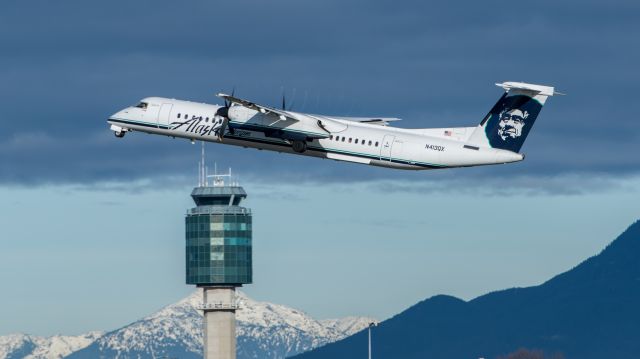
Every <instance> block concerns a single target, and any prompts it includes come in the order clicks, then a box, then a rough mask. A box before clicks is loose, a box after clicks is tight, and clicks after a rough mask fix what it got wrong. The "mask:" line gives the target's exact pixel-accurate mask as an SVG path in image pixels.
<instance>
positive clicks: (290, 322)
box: [0, 290, 371, 359]
mask: <svg viewBox="0 0 640 359" xmlns="http://www.w3.org/2000/svg"><path fill="white" fill-rule="evenodd" d="M237 293H238V295H237V297H238V304H239V306H240V308H241V309H240V310H238V312H237V314H236V319H237V328H236V329H237V336H238V358H239V359H242V358H256V357H260V358H272V359H280V358H284V357H286V356H289V355H293V354H296V353H300V352H302V351H306V350H310V349H312V348H315V347H317V346H320V345H324V344H327V343H329V342H331V341H335V340H339V339H341V338H343V337H345V336H348V335H351V334H353V333H355V332H357V331H359V330H362V329H363V328H364V327H366V325H367V324H368V323H369V322H370V321H371V319H370V318H363V317H346V318H341V319H328V320H316V319H313V318H311V317H310V316H308V315H307V314H306V313H304V312H303V311H300V310H297V309H294V308H289V307H286V306H284V305H279V304H273V303H268V302H260V301H256V300H253V299H251V298H249V297H247V296H246V295H245V294H244V293H243V292H241V291H238V292H237ZM201 301H202V292H201V290H196V291H195V292H193V293H192V294H191V295H189V296H187V297H185V298H183V299H181V300H179V301H178V302H176V303H173V304H170V305H167V306H165V307H163V308H161V309H159V310H158V311H156V312H153V313H151V314H150V315H148V316H145V317H143V318H141V319H139V320H137V321H134V322H132V323H129V324H127V325H125V326H123V327H121V328H118V329H115V330H112V331H109V332H106V333H105V332H91V333H87V334H83V335H79V336H60V335H57V336H51V337H38V336H30V335H26V334H10V335H6V336H2V337H0V359H14V358H26V359H61V358H70V359H78V358H80V359H84V358H100V357H104V358H156V357H162V356H167V357H180V358H201V357H202V314H201V313H200V311H198V310H196V309H195V308H196V306H197V305H198V304H199V303H200V302H201ZM65 343H66V345H65Z"/></svg>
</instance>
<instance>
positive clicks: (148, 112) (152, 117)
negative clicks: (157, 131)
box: [142, 103, 160, 125]
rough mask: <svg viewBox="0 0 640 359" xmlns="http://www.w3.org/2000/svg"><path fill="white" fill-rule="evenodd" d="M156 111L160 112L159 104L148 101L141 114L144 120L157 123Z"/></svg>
mask: <svg viewBox="0 0 640 359" xmlns="http://www.w3.org/2000/svg"><path fill="white" fill-rule="evenodd" d="M158 112H160V105H158V104H157V103H149V104H148V105H147V108H146V109H145V110H144V114H143V115H142V119H143V121H144V122H148V123H155V124H156V125H157V123H158Z"/></svg>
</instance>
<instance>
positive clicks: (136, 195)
mask: <svg viewBox="0 0 640 359" xmlns="http://www.w3.org/2000/svg"><path fill="white" fill-rule="evenodd" d="M639 8H640V5H639V4H637V2H632V1H607V2H604V1H581V2H577V1H567V2H554V1H539V2H536V3H535V4H534V3H513V2H506V1H486V2H481V3H480V2H459V1H448V2H444V1H442V2H421V1H405V2H400V3H399V2H391V1H373V2H372V1H346V2H345V1H340V2H338V1H333V0H329V1H324V2H316V3H310V2H300V1H293V0H291V1H280V0H277V1H271V2H256V1H235V2H232V3H225V4H217V3H212V2H205V1H193V2H188V3H186V4H180V5H179V6H178V5H176V3H175V2H169V1H164V0H161V1H136V2H125V1H120V0H117V1H111V2H105V3H88V2H83V1H79V0H69V1H61V2H55V3H52V2H48V1H44V0H41V1H33V0H26V1H4V2H2V3H1V4H0V48H2V49H3V50H2V52H0V96H1V97H2V99H3V101H2V102H1V104H2V111H1V112H0V123H1V124H2V131H0V164H1V166H0V194H1V197H0V198H2V201H1V202H0V214H2V215H1V216H0V218H1V220H2V222H0V226H1V228H2V229H1V231H2V232H1V235H0V263H2V264H0V266H2V267H0V270H1V272H2V277H1V278H2V280H1V283H2V284H3V290H2V292H3V293H4V294H3V298H4V299H3V305H2V309H0V311H4V313H2V312H0V317H2V318H3V320H2V321H1V322H0V334H3V333H8V332H12V331H25V332H31V333H42V334H50V333H53V332H66V333H73V332H80V331H84V330H89V329H109V328H113V327H116V326H118V325H122V324H124V323H126V321H127V320H132V319H134V318H135V317H137V316H141V315H144V314H145V313H147V312H149V311H151V310H153V309H155V308H158V307H160V306H161V305H163V304H166V303H169V302H171V301H172V300H174V299H177V298H179V297H180V296H181V295H183V294H185V293H187V292H188V291H189V287H187V286H185V285H182V281H183V278H182V271H183V268H182V262H181V260H182V256H183V238H182V236H183V233H182V230H183V229H182V227H181V226H182V215H183V213H184V210H185V208H187V207H189V206H190V205H191V204H190V200H189V198H188V193H189V191H190V188H189V187H190V186H191V185H192V183H193V181H194V177H195V174H196V173H197V172H196V169H195V168H196V167H195V164H196V162H197V160H198V152H199V146H192V145H190V144H189V143H188V141H183V140H171V139H168V138H160V137H152V136H145V135H142V134H130V135H128V136H127V137H126V138H125V139H123V140H118V139H116V138H114V136H113V135H112V134H111V133H110V132H109V131H108V128H107V126H106V123H105V120H106V118H107V117H108V116H109V115H110V114H111V113H113V112H115V111H117V110H118V109H120V108H122V107H125V106H127V105H129V104H131V103H134V102H136V101H137V100H138V99H140V98H142V97H146V96H152V95H157V96H167V97H175V98H181V99H190V100H196V101H203V102H216V101H217V99H216V98H215V97H214V96H213V94H214V93H216V92H218V91H220V90H227V91H228V90H229V89H231V88H234V87H235V88H236V93H237V94H239V95H241V96H243V97H248V98H251V99H254V100H256V101H261V102H264V103H267V104H276V103H277V102H278V101H279V97H280V95H281V93H282V91H283V89H284V90H285V91H286V92H287V94H288V96H289V98H290V99H291V102H293V103H294V108H295V109H297V110H301V111H310V112H321V113H328V114H344V115H354V116H357V115H375V116H393V117H400V118H403V121H402V122H401V123H400V126H403V127H416V128H420V127H440V126H453V125H460V126H472V125H475V124H477V123H478V122H479V121H480V120H481V118H482V116H483V115H484V114H485V113H486V112H487V111H488V110H489V108H490V107H491V106H492V105H493V103H494V102H495V101H496V99H497V98H498V97H499V96H500V94H501V93H500V89H498V88H496V87H495V86H493V83H494V82H498V81H505V80H517V81H529V82H535V83H542V84H548V85H554V86H556V88H557V89H558V90H560V91H562V92H565V93H567V94H568V95H567V96H562V97H553V98H551V99H550V100H549V101H548V103H547V105H546V106H545V108H544V109H543V111H542V113H541V115H540V118H539V119H538V121H536V126H535V128H534V129H533V131H532V132H531V134H530V136H529V138H528V140H527V142H526V144H525V145H524V147H523V152H524V153H526V155H527V159H526V160H525V161H524V162H522V163H517V164H512V165H508V166H492V167H485V168H469V169H458V170H446V171H432V172H402V171H392V170H388V169H380V168H369V167H366V166H356V165H351V164H344V163H337V162H330V161H320V160H317V159H307V158H301V157H294V156H288V155H279V154H274V153H267V152H265V151H261V152H259V151H255V150H244V149H240V148H235V147H226V146H219V145H210V146H208V148H207V152H208V156H209V158H211V159H212V160H214V159H215V160H216V161H217V162H218V163H220V164H221V166H233V167H234V169H235V170H236V171H238V172H240V173H241V175H242V177H241V180H242V181H243V183H244V184H245V185H246V189H247V191H248V192H249V194H250V196H251V202H250V204H251V206H252V207H254V208H255V209H256V211H257V212H256V220H257V221H258V222H257V223H260V224H261V225H262V226H261V227H260V228H261V231H262V232H256V234H255V236H256V264H258V265H259V266H258V267H257V268H260V273H256V276H255V278H256V284H254V285H252V286H251V287H248V288H247V291H248V292H249V293H250V294H252V295H254V296H256V297H257V298H258V299H265V300H273V301H277V302H280V303H284V304H289V305H294V306H297V307H299V308H300V309H303V310H307V311H309V312H310V313H312V314H314V315H317V316H320V317H330V316H338V315H347V314H366V315H375V316H378V317H380V318H384V317H386V316H389V315H391V314H393V313H396V312H398V311H399V310H401V309H402V308H404V307H406V306H408V305H410V304H412V303H414V302H416V301H418V300H420V299H422V298H424V297H426V296H429V295H433V294H436V293H443V292H444V293H449V294H455V295H460V296H462V297H464V298H470V297H472V296H473V295H478V294H481V293H482V292H483V291H487V290H493V289H499V288H502V287H505V286H512V285H525V284H533V283H537V282H539V281H541V280H543V279H545V278H547V277H548V276H550V275H552V274H554V273H556V272H558V271H560V270H564V269H567V268H569V267H570V266H572V265H574V264H576V263H577V261H579V260H580V259H582V258H584V257H585V256H588V255H591V254H595V252H597V251H598V250H599V248H601V247H602V246H603V245H604V244H605V243H606V242H607V241H609V240H610V239H612V238H613V237H614V236H615V235H616V234H618V233H619V232H621V231H622V230H623V229H624V227H625V226H626V225H627V224H630V223H631V221H632V220H634V219H636V218H637V217H639V213H638V210H637V206H634V205H633V202H634V199H636V198H637V190H638V188H639V186H640V185H639V183H640V179H639V178H640V177H639V176H638V168H639V166H638V165H639V163H638V162H639V159H640V157H639V156H637V153H638V150H639V148H638V140H639V136H640V130H639V129H638V125H637V121H636V117H637V115H635V111H634V110H635V106H634V104H635V102H636V97H637V83H638V82H639V80H640V78H639V76H640V75H639V73H638V71H637V69H636V67H637V63H640V49H639V48H638V46H636V45H635V43H636V42H637V38H638V35H640V34H639V30H640V24H639V23H638V21H637V18H638V15H640V11H639V10H640V9H639ZM294 93H295V95H294ZM305 99H306V100H305ZM301 208H302V209H308V210H309V212H310V214H308V215H303V214H304V213H306V212H304V211H299V209H301ZM513 208H516V209H517V210H513ZM276 209H277V210H276ZM374 209H375V210H374ZM456 209H460V210H456ZM159 217H161V218H162V220H158V218H159ZM133 218H135V220H132V219H133ZM282 220H286V221H287V222H288V223H289V224H290V225H291V226H292V229H291V230H286V231H285V230H282V226H281V225H280V223H279V221H282ZM77 223H81V224H79V225H78V224H77ZM523 226H524V228H525V230H523ZM96 227H97V228H96ZM328 228H330V229H331V231H328V230H327V229H328ZM496 228H500V230H497V229H496ZM383 236H384V237H383ZM336 247H337V248H336ZM316 253H322V254H323V256H322V258H318V257H316V256H313V254H316ZM363 253H366V254H367V256H364V255H363ZM434 253H435V254H434ZM532 253H534V254H536V255H537V256H536V257H532ZM405 255H406V256H409V257H408V258H405V257H404V256H405ZM271 257H273V258H274V260H271ZM540 258H543V264H541V263H540V260H541V259H540ZM321 259H322V260H324V261H322V262H321ZM260 265H261V266H260ZM505 266H508V270H507V269H505ZM292 267H293V268H296V269H297V270H296V271H294V272H292V271H291V268H292ZM78 268H82V270H78ZM478 268H482V269H481V270H479V269H478ZM514 268H516V269H514ZM344 272H348V273H353V280H350V279H351V278H349V277H348V276H346V277H344V276H342V275H340V274H343V273H344ZM402 273H409V274H410V275H408V276H406V277H404V276H402ZM372 274H373V277H371V278H378V277H379V278H383V279H384V280H385V281H386V283H393V286H394V288H395V289H396V290H398V292H397V293H385V294H384V295H380V293H379V287H378V286H379V283H378V281H376V280H374V279H370V275H372ZM294 275H298V276H299V277H291V276H294ZM368 278H369V279H368ZM145 280H148V282H147V281H145ZM288 280H290V281H291V282H292V283H289V282H288ZM36 284H37V285H36ZM285 284H286V285H285ZM35 288H47V294H46V295H45V296H47V295H48V296H49V297H48V298H47V299H48V300H52V301H54V302H55V303H57V305H58V306H57V307H56V308H58V309H57V310H56V311H55V313H51V311H47V310H46V308H40V307H38V305H37V303H34V302H31V300H39V299H40V298H34V299H27V298H28V297H30V296H33V295H34V291H37V289H35ZM270 288H271V289H270ZM273 288H278V290H277V291H276V290H275V289H273ZM332 292H339V293H343V294H342V295H340V298H337V297H336V296H335V295H330V293H332ZM7 293H8V294H7ZM319 298H320V299H319ZM5 301H6V302H5ZM89 303H91V304H92V305H93V304H96V305H97V304H99V305H100V306H101V308H104V310H102V311H101V312H99V313H94V314H93V315H92V316H88V315H87V313H85V312H81V311H80V310H89V307H90V305H89ZM27 304H32V305H27ZM34 308H35V309H34ZM39 310H41V312H38V311H39ZM34 311H35V312H34ZM35 313H40V314H42V313H49V314H47V315H50V316H51V320H50V321H46V322H43V321H42V320H37V319H38V316H37V315H36V314H35ZM88 317H89V318H90V319H87V318H88Z"/></svg>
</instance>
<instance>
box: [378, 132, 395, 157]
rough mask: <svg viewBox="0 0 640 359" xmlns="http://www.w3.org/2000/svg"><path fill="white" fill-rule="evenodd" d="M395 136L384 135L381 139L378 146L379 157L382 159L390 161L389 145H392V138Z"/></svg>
mask: <svg viewBox="0 0 640 359" xmlns="http://www.w3.org/2000/svg"><path fill="white" fill-rule="evenodd" d="M395 137H396V136H390V135H386V136H384V138H383V139H382V145H381V146H380V159H381V160H383V161H391V147H393V140H394V139H395Z"/></svg>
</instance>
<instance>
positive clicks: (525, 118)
mask: <svg viewBox="0 0 640 359" xmlns="http://www.w3.org/2000/svg"><path fill="white" fill-rule="evenodd" d="M496 85H497V86H499V87H502V88H503V89H504V90H505V93H504V94H503V95H502V97H500V99H499V100H498V102H496V104H495V105H494V106H493V108H491V111H489V113H488V114H487V115H486V116H485V117H484V119H483V120H482V122H480V125H479V126H478V127H477V128H476V130H475V131H474V132H473V134H472V135H471V137H470V138H469V141H468V143H469V144H472V145H475V146H482V147H491V148H499V149H503V150H508V151H513V152H519V151H520V148H522V144H523V143H524V140H525V139H526V138H527V135H528V134H529V131H530V130H531V127H533V123H534V122H535V120H536V118H537V117H538V114H539V113H540V110H542V106H544V103H545V101H546V100H547V98H548V97H549V96H553V95H554V94H556V93H555V92H554V89H553V87H550V86H540V85H533V84H528V83H523V82H504V83H498V84H496Z"/></svg>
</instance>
